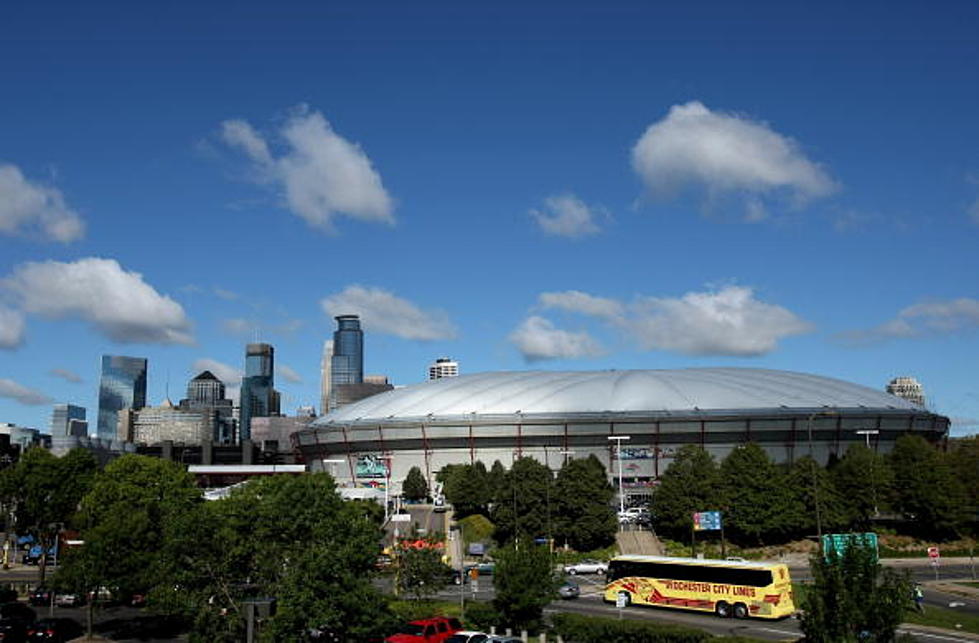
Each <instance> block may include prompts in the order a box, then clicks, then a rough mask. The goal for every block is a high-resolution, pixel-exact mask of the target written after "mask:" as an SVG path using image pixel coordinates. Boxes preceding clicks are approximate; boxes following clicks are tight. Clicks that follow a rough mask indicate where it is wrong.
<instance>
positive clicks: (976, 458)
mask: <svg viewBox="0 0 979 643" xmlns="http://www.w3.org/2000/svg"><path fill="white" fill-rule="evenodd" d="M948 461H949V465H950V466H951V467H952V471H953V474H954V475H955V477H956V478H958V480H959V481H960V482H961V483H962V487H963V489H964V490H965V494H966V503H967V504H966V509H965V512H966V520H967V521H968V522H971V523H972V524H973V528H974V529H975V528H976V527H979V436H972V437H969V438H958V439H956V440H953V441H952V444H951V445H950V451H949V454H948Z"/></svg>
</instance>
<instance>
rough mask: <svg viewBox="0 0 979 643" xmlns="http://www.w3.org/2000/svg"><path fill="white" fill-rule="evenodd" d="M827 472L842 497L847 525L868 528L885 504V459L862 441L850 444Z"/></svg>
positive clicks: (887, 494)
mask: <svg viewBox="0 0 979 643" xmlns="http://www.w3.org/2000/svg"><path fill="white" fill-rule="evenodd" d="M830 473H831V474H832V478H833V484H834V485H835V486H836V489H837V491H838V492H839V494H840V498H841V499H842V500H843V506H844V507H845V509H846V512H847V522H848V524H849V525H850V526H851V527H852V528H855V529H857V530H861V531H869V530H870V528H871V520H872V519H873V518H874V516H876V515H877V514H878V513H879V512H880V510H881V509H882V508H884V507H885V506H886V505H887V502H888V498H889V497H890V495H891V486H892V483H891V469H890V467H888V466H887V462H885V461H884V459H883V458H882V457H881V456H879V455H878V454H877V453H875V452H874V451H873V450H872V449H868V448H867V447H866V446H864V445H863V444H851V445H850V448H849V449H847V451H846V454H845V455H844V456H843V457H842V458H841V459H840V460H839V462H838V463H836V465H835V466H833V467H831V468H830Z"/></svg>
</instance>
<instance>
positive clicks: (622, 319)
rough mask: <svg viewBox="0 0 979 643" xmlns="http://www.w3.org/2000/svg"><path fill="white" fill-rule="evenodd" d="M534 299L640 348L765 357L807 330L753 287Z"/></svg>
mask: <svg viewBox="0 0 979 643" xmlns="http://www.w3.org/2000/svg"><path fill="white" fill-rule="evenodd" d="M538 302H539V304H540V306H541V307H542V308H545V309H560V310H564V311H567V312H573V313H580V314H582V315H587V316H590V317H594V318H596V319H600V320H603V321H605V322H607V323H608V324H609V326H610V327H611V328H612V329H613V330H617V331H620V332H625V333H626V334H627V335H629V336H630V337H632V338H633V339H634V340H636V341H637V342H638V343H639V345H640V346H641V347H642V349H644V350H663V351H673V352H677V353H684V354H687V355H737V356H757V355H764V354H766V353H769V352H771V351H773V350H775V348H776V347H777V345H778V341H779V340H780V339H782V338H783V337H788V336H791V335H798V334H801V333H805V332H809V331H810V330H811V326H810V324H808V323H807V322H805V321H803V320H801V319H799V318H798V317H797V316H796V315H795V314H793V313H792V312H790V311H789V310H786V309H785V308H782V307H781V306H776V305H773V304H768V303H765V302H762V301H759V300H758V299H756V298H755V296H754V292H753V290H752V289H751V288H746V287H741V286H728V287H725V288H723V289H721V290H718V291H706V292H690V293H687V294H685V295H683V296H682V297H679V298H671V297H636V298H635V299H634V300H633V301H631V302H629V303H628V304H625V303H621V302H619V301H616V300H615V299H608V298H604V297H596V296H594V295H590V294H588V293H584V292H580V291H577V290H570V291H566V292H552V293H541V295H540V296H539V297H538ZM541 321H543V320H541ZM538 326H539V327H540V328H541V329H542V330H547V327H545V326H543V325H542V324H539V323H538Z"/></svg>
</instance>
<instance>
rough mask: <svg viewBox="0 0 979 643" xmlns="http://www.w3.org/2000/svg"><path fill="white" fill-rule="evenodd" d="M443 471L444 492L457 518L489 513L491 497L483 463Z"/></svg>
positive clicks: (456, 466)
mask: <svg viewBox="0 0 979 643" xmlns="http://www.w3.org/2000/svg"><path fill="white" fill-rule="evenodd" d="M443 471H444V472H445V475H444V484H443V487H442V490H443V491H444V492H445V497H446V499H447V500H448V501H449V502H450V503H452V508H453V510H454V511H455V514H456V517H457V518H464V517H466V516H471V515H474V514H484V515H485V514H486V513H488V511H489V510H488V506H489V502H490V497H491V496H490V489H489V484H488V479H489V473H487V471H486V465H484V464H483V463H482V462H476V463H475V464H459V465H449V466H448V467H445V468H444V469H443Z"/></svg>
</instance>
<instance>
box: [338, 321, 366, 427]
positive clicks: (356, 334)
mask: <svg viewBox="0 0 979 643" xmlns="http://www.w3.org/2000/svg"><path fill="white" fill-rule="evenodd" d="M335 319H336V320H337V329H336V331H335V332H334V333H333V357H332V358H331V359H330V388H331V390H332V391H336V390H337V387H339V386H343V385H344V384H362V383H363V382H364V331H362V330H361V329H360V317H359V316H358V315H339V316H337V317H336V318H335ZM337 402H338V400H337V396H336V395H333V394H331V395H330V409H331V410H332V409H335V408H337Z"/></svg>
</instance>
